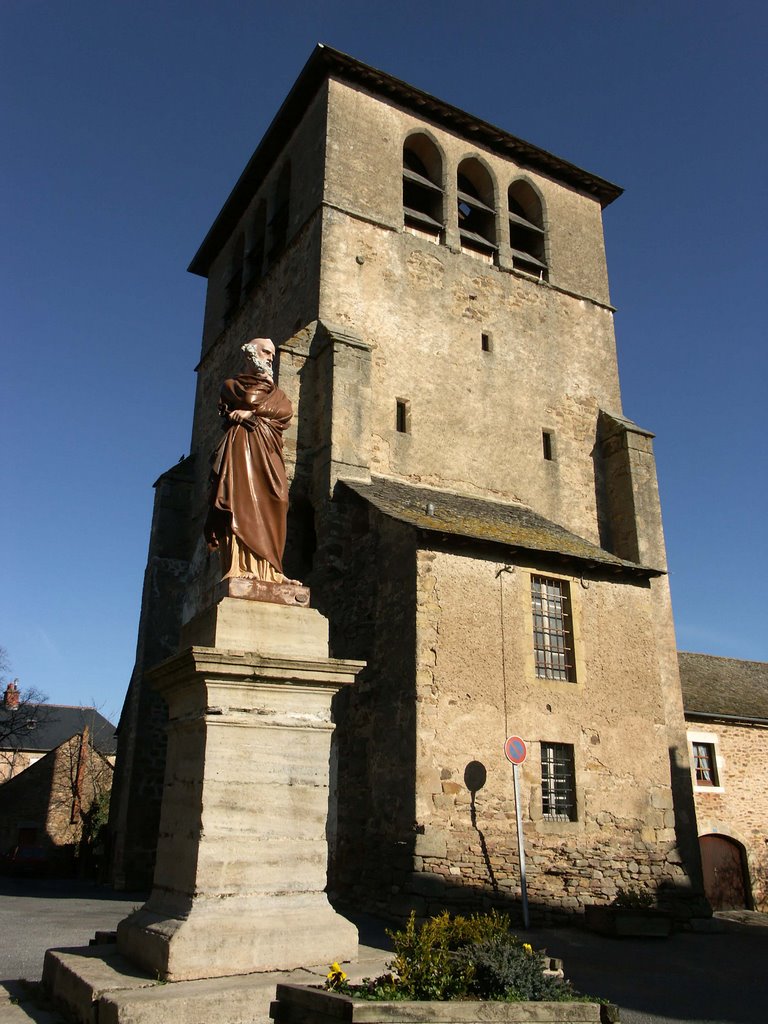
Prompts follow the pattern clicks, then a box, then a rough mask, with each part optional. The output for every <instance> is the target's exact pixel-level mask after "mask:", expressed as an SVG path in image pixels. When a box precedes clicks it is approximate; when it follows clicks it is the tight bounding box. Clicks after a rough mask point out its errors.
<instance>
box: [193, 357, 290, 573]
mask: <svg viewBox="0 0 768 1024" xmlns="http://www.w3.org/2000/svg"><path fill="white" fill-rule="evenodd" d="M242 351H243V352H244V353H245V357H246V370H245V372H244V373H241V374H240V375H239V376H237V377H234V378H232V379H231V380H226V381H224V385H223V387H222V389H221V397H220V399H219V413H220V415H221V416H222V418H223V424H222V426H223V428H224V436H223V437H222V439H221V441H220V442H219V445H218V447H217V448H216V451H215V452H214V455H213V468H212V473H211V493H210V502H209V509H208V517H207V519H206V523H205V538H206V540H207V541H208V548H209V550H211V551H216V550H218V551H219V552H220V554H221V566H222V577H223V578H224V579H227V578H231V577H234V576H244V577H248V578H250V579H257V580H264V581H266V582H268V583H284V582H286V583H296V582H298V581H297V580H286V578H285V576H284V575H283V565H282V560H283V550H284V548H285V524H286V517H287V514H288V483H287V480H286V477H285V459H284V457H283V431H284V430H285V429H286V427H287V426H288V424H289V423H290V422H291V416H292V415H293V409H292V407H291V403H290V400H289V399H288V397H287V396H286V394H285V393H284V392H283V391H281V390H280V388H278V387H276V386H275V383H274V381H273V379H272V361H273V359H274V356H275V346H274V344H273V343H272V341H271V340H270V339H269V338H254V339H253V341H249V342H248V344H247V345H243V347H242Z"/></svg>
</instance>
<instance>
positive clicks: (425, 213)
mask: <svg viewBox="0 0 768 1024" xmlns="http://www.w3.org/2000/svg"><path fill="white" fill-rule="evenodd" d="M442 180H443V161H442V159H441V157H440V153H439V151H438V149H437V146H435V144H434V143H433V142H432V141H431V140H430V139H428V138H427V136H426V135H410V136H409V137H408V138H407V139H406V141H405V145H404V146H403V223H404V225H405V228H406V230H407V231H410V232H411V233H412V234H415V235H421V236H422V237H426V238H429V239H430V240H431V241H433V242H441V241H442V240H443V228H444V225H445V218H444V214H443V186H442Z"/></svg>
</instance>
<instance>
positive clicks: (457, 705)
mask: <svg viewBox="0 0 768 1024" xmlns="http://www.w3.org/2000/svg"><path fill="white" fill-rule="evenodd" d="M620 192H621V190H620V189H619V188H617V187H616V186H615V185H612V184H610V183H609V182H607V181H604V180H602V179H601V178H598V177H596V176H595V175H593V174H590V173H588V172H586V171H583V170H581V169H580V168H578V167H575V166H573V165H572V164H569V163H567V162H566V161H564V160H561V159H559V158H558V157H555V156H553V155H551V154H550V153H547V152H545V151H543V150H540V149H537V148H536V147H535V146H532V145H530V144H529V143H526V142H523V141H522V140H520V139H518V138H515V137H514V136H512V135H509V134H507V133H506V132H504V131H502V130H500V129H498V128H495V127H493V126H492V125H489V124H486V123H485V122H483V121H479V120H477V119H476V118H473V117H471V116H469V115H468V114H465V113H463V112H462V111H460V110H458V109H456V108H455V107H451V106H450V105H448V104H446V103H443V102H442V101H440V100H438V99H435V98H434V97H432V96H429V95H427V94H425V93H422V92H420V91H419V90H417V89H414V88H413V87H411V86H409V85H407V84H406V83H404V82H401V81H398V80H397V79H394V78H392V77H390V76H388V75H386V74H384V73H382V72H379V71H376V70H374V69H373V68H370V67H367V66H366V65H363V64H361V63H359V62H357V61H355V60H353V59H351V58H349V57H347V56H345V55H344V54H341V53H338V52H336V51H334V50H331V49H329V48H327V47H324V46H319V47H317V49H316V50H315V51H314V53H313V54H312V56H311V57H310V60H309V62H308V63H307V65H306V67H305V68H304V70H303V71H302V73H301V75H300V76H299V79H298V80H297V82H296V84H295V85H294V87H293V89H292V91H291V92H290V94H289V96H288V97H287V99H286V100H285V102H284V103H283V106H282V107H281V108H280V110H279V111H278V113H277V115H276V117H275V119H274V121H273V122H272V124H271V126H270V128H269V130H268V131H267V133H266V135H265V136H264V138H263V140H262V141H261V143H260V145H259V147H258V149H257V150H256V152H255V153H254V155H253V157H252V159H251V161H250V162H249V164H248V166H247V167H246V168H245V170H244V172H243V174H242V175H241V177H240V179H239V181H238V182H237V184H236V186H235V188H234V190H233V191H232V194H231V195H230V197H229V199H228V200H227V201H226V203H225V205H224V207H223V209H222V211H221V213H220V214H219V216H218V218H217V219H216V221H215V223H214V224H213V226H212V227H211V229H210V231H209V232H208V235H207V236H206V238H205V240H204V242H203V244H202V246H201V247H200V250H199V251H198V253H197V255H196V256H195V258H194V260H193V262H192V265H191V267H190V269H191V271H192V272H193V273H196V274H200V275H202V276H204V277H206V278H207V280H208V292H207V300H206V310H205V323H204V328H203V342H202V354H201V359H200V363H199V366H198V368H197V371H198V385H197V399H196V406H195V415H194V427H193V440H192V455H191V456H190V458H189V459H188V460H186V461H185V462H184V463H182V464H180V465H179V466H177V467H175V468H174V469H172V470H170V471H169V472H168V473H166V474H165V475H164V476H163V477H161V479H160V480H159V481H158V483H157V485H156V487H157V496H156V504H155V516H154V521H153V528H152V537H151V542H150V552H149V562H148V567H147V576H146V585H145V593H144V602H143V610H142V620H141V626H140V639H139V650H138V657H137V665H136V669H135V672H134V676H133V679H132V683H131V687H130V690H129V694H128V697H127V699H126V705H125V708H124V712H123V718H122V720H121V729H120V753H119V777H118V783H117V785H116V787H115V807H114V810H113V820H112V824H113V828H114V830H115V850H114V857H115V877H116V880H117V882H118V883H119V884H122V885H125V886H131V885H137V884H142V883H146V882H147V881H148V879H149V877H150V872H151V862H152V855H153V844H154V836H155V834H156V829H157V824H156V821H157V818H156V809H157V800H158V795H159V781H160V775H159V770H158V764H159V762H160V761H161V760H162V714H163V709H162V706H161V705H160V702H159V698H157V697H156V696H154V695H153V694H152V692H151V690H149V688H148V686H146V685H145V684H143V683H142V678H143V672H144V670H145V669H146V668H149V667H151V665H152V664H154V663H156V662H157V661H159V660H161V659H162V658H163V657H166V656H168V655H170V654H172V653H174V652H175V649H176V646H177V644H178V633H179V628H180V625H181V622H182V621H183V620H186V619H188V618H189V617H191V615H192V614H194V613H195V612H196V611H197V610H199V608H200V607H201V605H202V604H203V603H204V602H205V599H206V597H205V595H206V594H207V593H208V591H209V589H210V587H211V585H212V584H213V583H214V582H215V579H216V568H217V566H216V564H215V561H214V560H212V559H209V558H208V556H207V554H206V551H205V546H204V544H203V541H202V521H203V518H204V512H205V494H206V489H207V478H208V471H209V462H208V457H209V453H210V452H211V451H212V449H213V448H214V447H215V444H216V441H217V439H218V435H219V430H220V426H219V421H218V416H217V408H216V406H217V397H218V391H219V388H220V386H221V383H222V381H223V380H224V379H225V378H226V377H228V376H231V375H232V374H233V373H235V372H237V371H238V369H239V348H240V346H241V345H242V344H243V343H244V342H246V341H248V340H250V339H251V338H252V337H254V336H256V335H258V336H268V337H271V338H273V339H274V341H275V343H276V344H277V345H278V354H279V383H280V386H281V387H282V388H283V390H284V391H286V392H287V394H288V395H289V397H290V398H291V400H292V402H293V404H294V410H295V416H294V422H293V425H292V427H291V430H290V432H289V434H288V436H287V440H286V462H287V465H288V471H289V477H290V479H291V481H292V482H291V512H290V517H289V539H288V548H287V551H286V558H285V565H286V572H287V573H288V575H290V576H296V577H298V578H300V579H302V580H303V581H304V582H306V583H307V584H308V585H309V586H310V587H311V588H312V600H313V604H314V605H315V606H316V607H317V608H319V610H320V611H321V612H322V613H323V614H324V615H326V616H327V617H328V618H329V620H330V628H331V654H332V655H333V656H335V657H340V658H353V659H363V660H365V661H366V662H367V665H368V667H367V669H366V670H365V671H364V673H363V675H362V677H361V678H360V680H359V682H358V684H357V685H356V687H354V688H353V690H352V691H350V692H344V693H342V694H340V695H339V696H338V698H337V707H336V718H337V722H338V729H337V734H336V750H335V757H334V761H333V765H332V771H333V775H334V788H335V793H336V799H335V801H334V805H335V806H334V808H332V814H331V817H330V819H329V833H330V842H331V850H332V853H331V862H330V865H329V885H330V888H331V891H333V892H335V893H337V894H338V895H340V896H343V898H344V899H345V900H346V901H348V902H351V903H354V904H356V905H358V906H360V907H366V908H368V909H371V910H375V911H379V912H385V913H394V914H400V913H404V912H407V911H409V910H410V909H411V908H414V909H416V910H417V912H419V913H424V912H431V911H432V910H434V909H437V908H438V907H440V906H442V905H444V904H449V905H453V906H458V907H462V906H469V905H473V904H474V905H479V904H485V905H487V904H488V902H489V901H490V902H492V903H493V904H494V905H500V906H503V905H505V903H506V902H508V901H509V902H510V903H511V905H514V902H515V900H516V899H517V897H518V894H519V866H518V863H517V852H516V831H515V815H514V800H513V786H512V772H511V768H510V766H509V764H508V763H507V762H506V761H505V759H504V754H503V745H504V740H505V738H506V737H507V736H508V735H510V734H513V733H514V734H517V735H519V736H521V737H523V738H524V739H525V741H526V743H527V746H528V758H527V760H526V762H525V764H524V765H523V767H522V770H521V790H522V802H523V820H524V832H525V843H526V850H527V861H528V891H529V896H530V899H531V908H532V914H533V916H534V919H536V918H537V917H538V918H539V919H552V918H553V917H557V916H560V915H562V914H566V913H573V912H577V911H579V910H581V909H582V908H583V907H584V906H585V905H588V904H590V903H606V902H610V900H611V899H612V898H613V897H614V895H615V894H616V891H617V889H618V888H627V887H630V886H635V887H641V888H647V889H650V890H652V891H653V892H658V893H659V895H660V897H661V899H662V902H665V903H667V904H669V905H671V906H673V907H674V908H677V909H678V910H679V911H680V912H681V913H685V912H686V911H685V910H684V909H681V908H685V907H689V908H690V907H692V906H695V905H696V899H692V898H691V897H697V895H698V893H699V891H700V865H699V860H698V847H697V843H696V831H695V823H694V816H693V801H692V793H691V783H690V773H689V766H688V754H687V749H686V739H685V727H684V721H683V712H682V702H681V694H680V683H679V678H678V670H677V660H676V650H675V638H674V631H673V622H672V611H671V605H670V598H669V589H668V584H667V577H666V572H665V570H666V560H665V550H664V539H663V533H662V525H661V513H660V506H659V498H658V492H657V486H656V473H655V465H654V457H653V449H652V443H651V439H652V436H653V435H652V434H650V433H649V432H648V431H647V430H643V429H641V428H640V427H638V426H637V425H635V424H634V423H633V422H631V421H630V420H628V419H626V418H625V416H624V414H623V411H622V407H621V394H620V388H619V378H618V370H617V362H616V350H615V340H614V329H613V308H612V306H611V303H610V296H609V292H608V279H607V272H606V263H605V252H604V245H603V234H602V223H601V211H602V208H603V207H604V206H606V205H607V204H608V203H610V202H612V201H613V200H614V199H616V198H617V197H618V196H619V195H620ZM153 815H154V817H153ZM153 829H154V832H153Z"/></svg>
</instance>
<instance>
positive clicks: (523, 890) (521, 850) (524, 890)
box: [512, 764, 531, 928]
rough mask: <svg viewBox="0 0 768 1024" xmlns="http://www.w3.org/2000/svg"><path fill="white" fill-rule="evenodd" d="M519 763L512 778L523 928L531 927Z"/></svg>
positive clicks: (513, 767)
mask: <svg viewBox="0 0 768 1024" xmlns="http://www.w3.org/2000/svg"><path fill="white" fill-rule="evenodd" d="M517 771H518V768H517V765H516V764H513V765H512V778H513V779H514V782H515V816H516V818H517V853H518V856H519V858H520V896H521V898H522V902H523V928H529V927H530V923H531V922H530V917H529V915H528V887H527V885H526V884H525V846H524V844H523V815H522V813H521V811H520V782H519V780H518V777H517Z"/></svg>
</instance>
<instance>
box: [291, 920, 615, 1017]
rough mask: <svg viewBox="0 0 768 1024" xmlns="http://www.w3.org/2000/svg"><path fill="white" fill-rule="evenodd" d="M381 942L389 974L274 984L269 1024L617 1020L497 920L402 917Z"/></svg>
mask: <svg viewBox="0 0 768 1024" xmlns="http://www.w3.org/2000/svg"><path fill="white" fill-rule="evenodd" d="M388 934H389V936H390V938H391V939H392V942H393V945H394V950H395V955H394V957H393V959H392V961H391V963H390V964H389V965H388V967H389V973H387V974H383V975H380V976H379V977H378V978H365V979H363V981H362V982H361V983H360V984H355V985H353V984H351V983H350V982H349V980H348V978H347V975H346V974H345V973H344V971H343V970H342V968H341V967H340V966H339V964H336V963H335V964H333V965H332V967H331V969H330V971H329V973H328V978H327V981H326V986H325V987H326V991H323V990H322V989H318V988H311V987H307V986H301V985H278V988H277V1001H276V1002H275V1003H273V1005H272V1011H271V1016H272V1018H273V1019H274V1020H275V1022H276V1024H323V1022H326V1024H332V1022H336V1024H338V1022H339V1021H352V1022H355V1021H360V1022H385V1021H386V1022H390V1024H398V1022H402V1024H438V1022H440V1024H454V1022H455V1024H474V1022H481V1021H483V1022H484V1021H489V1022H499V1024H506V1022H509V1024H515V1022H518V1021H531V1022H534V1021H535V1022H539V1024H561V1022H603V1024H606V1022H615V1021H618V1019H619V1018H618V1011H617V1009H616V1007H615V1006H611V1005H610V1004H606V1003H602V1002H600V1001H598V1000H591V999H589V998H588V997H586V996H583V995H581V994H580V993H579V992H576V991H575V989H574V988H573V987H572V986H571V985H570V983H569V982H567V981H566V980H565V979H564V977H563V972H562V971H561V970H557V971H553V970H550V969H549V959H548V958H547V956H546V954H545V952H544V951H543V950H539V951H537V950H534V949H533V947H532V946H531V945H530V944H529V943H527V942H521V941H520V939H518V938H517V937H516V936H515V935H513V934H512V933H511V932H510V930H509V918H508V917H507V915H505V914H497V913H495V912H491V913H490V914H475V915H472V916H471V917H458V916H457V917H451V916H450V915H449V914H447V913H445V914H441V915H439V916H438V917H434V918H430V919H429V920H428V921H425V922H424V923H423V924H422V925H421V926H417V924H416V919H415V916H414V915H413V914H411V917H410V919H409V921H408V924H407V925H406V927H405V928H404V929H403V930H402V931H396V932H389V933H388Z"/></svg>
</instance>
